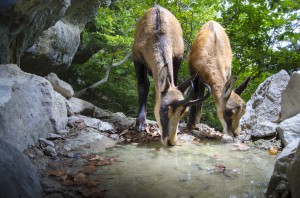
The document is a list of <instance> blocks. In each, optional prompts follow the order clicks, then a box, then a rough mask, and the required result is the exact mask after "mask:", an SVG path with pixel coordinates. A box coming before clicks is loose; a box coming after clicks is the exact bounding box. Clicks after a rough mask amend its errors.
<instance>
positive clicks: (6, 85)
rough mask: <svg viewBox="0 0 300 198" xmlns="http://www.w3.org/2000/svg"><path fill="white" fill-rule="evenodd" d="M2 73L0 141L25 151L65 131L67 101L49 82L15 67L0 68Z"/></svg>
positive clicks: (0, 84)
mask: <svg viewBox="0 0 300 198" xmlns="http://www.w3.org/2000/svg"><path fill="white" fill-rule="evenodd" d="M0 71H1V72H0V95H1V97H0V138H3V139H6V140H7V141H9V142H10V143H12V144H14V145H16V146H17V148H18V149H20V150H24V149H25V148H27V147H29V146H30V145H33V144H34V143H36V142H37V141H38V138H43V137H46V135H47V134H48V133H49V132H50V133H51V132H52V133H54V132H55V131H57V130H61V129H64V128H65V126H66V124H67V114H66V107H65V105H64V104H65V101H64V99H63V97H62V96H60V95H59V94H58V93H56V92H55V91H54V90H53V88H52V86H51V84H50V83H49V81H47V80H46V79H44V78H42V77H39V76H36V75H32V74H28V73H25V72H22V71H21V70H20V68H19V67H17V66H16V65H0ZM59 96H60V97H59ZM61 99H63V101H61Z"/></svg>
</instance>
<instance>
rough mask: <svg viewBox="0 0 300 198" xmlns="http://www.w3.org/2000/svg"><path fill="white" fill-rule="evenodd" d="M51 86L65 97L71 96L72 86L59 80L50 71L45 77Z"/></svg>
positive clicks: (72, 92)
mask: <svg viewBox="0 0 300 198" xmlns="http://www.w3.org/2000/svg"><path fill="white" fill-rule="evenodd" d="M45 78H46V79H47V80H48V81H49V82H50V83H51V85H52V86H53V89H54V90H55V91H57V92H58V93H60V94H61V95H62V96H64V97H65V98H67V99H69V98H71V97H72V96H73V94H74V90H73V88H72V86H71V85H70V84H68V83H66V82H65V81H63V80H60V79H59V78H58V77H57V75H56V74H55V73H50V74H49V75H48V76H46V77H45Z"/></svg>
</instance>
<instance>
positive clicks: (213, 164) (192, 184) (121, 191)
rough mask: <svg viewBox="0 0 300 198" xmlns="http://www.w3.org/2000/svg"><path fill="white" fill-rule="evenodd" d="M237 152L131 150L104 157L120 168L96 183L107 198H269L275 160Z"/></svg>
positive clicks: (222, 147)
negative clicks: (269, 184)
mask: <svg viewBox="0 0 300 198" xmlns="http://www.w3.org/2000/svg"><path fill="white" fill-rule="evenodd" d="M235 149H236V147H235V146H234V145H233V144H222V143H215V142H203V143H199V144H193V143H190V142H185V143H183V144H182V145H181V146H175V147H164V146H161V144H160V143H157V144H156V143H152V144H148V145H125V146H123V147H121V148H114V149H112V150H109V151H108V152H107V153H104V154H102V155H105V156H113V157H116V159H117V160H118V162H116V163H114V164H113V165H110V166H105V167H102V168H101V169H100V170H99V171H98V172H97V173H96V174H93V177H96V178H98V179H99V178H100V180H101V181H103V182H101V183H102V184H103V185H102V187H103V189H106V190H109V191H108V192H107V193H106V197H149V198H150V197H155V198H158V197H264V195H263V193H264V191H265V189H266V187H267V186H266V185H267V183H268V181H269V178H270V177H271V174H272V171H273V165H274V161H275V157H274V156H271V155H268V153H267V152H266V151H264V150H262V151H261V150H257V149H254V148H253V149H250V150H249V151H236V150H235Z"/></svg>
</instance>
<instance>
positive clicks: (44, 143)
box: [39, 138, 54, 148]
mask: <svg viewBox="0 0 300 198" xmlns="http://www.w3.org/2000/svg"><path fill="white" fill-rule="evenodd" d="M39 142H40V147H41V148H46V147H47V146H51V147H53V148H54V143H53V142H52V141H50V140H46V139H45V138H39Z"/></svg>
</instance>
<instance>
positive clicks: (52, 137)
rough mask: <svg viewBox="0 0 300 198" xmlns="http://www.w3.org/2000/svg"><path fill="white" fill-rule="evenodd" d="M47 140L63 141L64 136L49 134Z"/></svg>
mask: <svg viewBox="0 0 300 198" xmlns="http://www.w3.org/2000/svg"><path fill="white" fill-rule="evenodd" d="M46 139H47V140H56V139H63V136H61V135H58V134H55V133H48V135H47V138H46Z"/></svg>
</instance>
